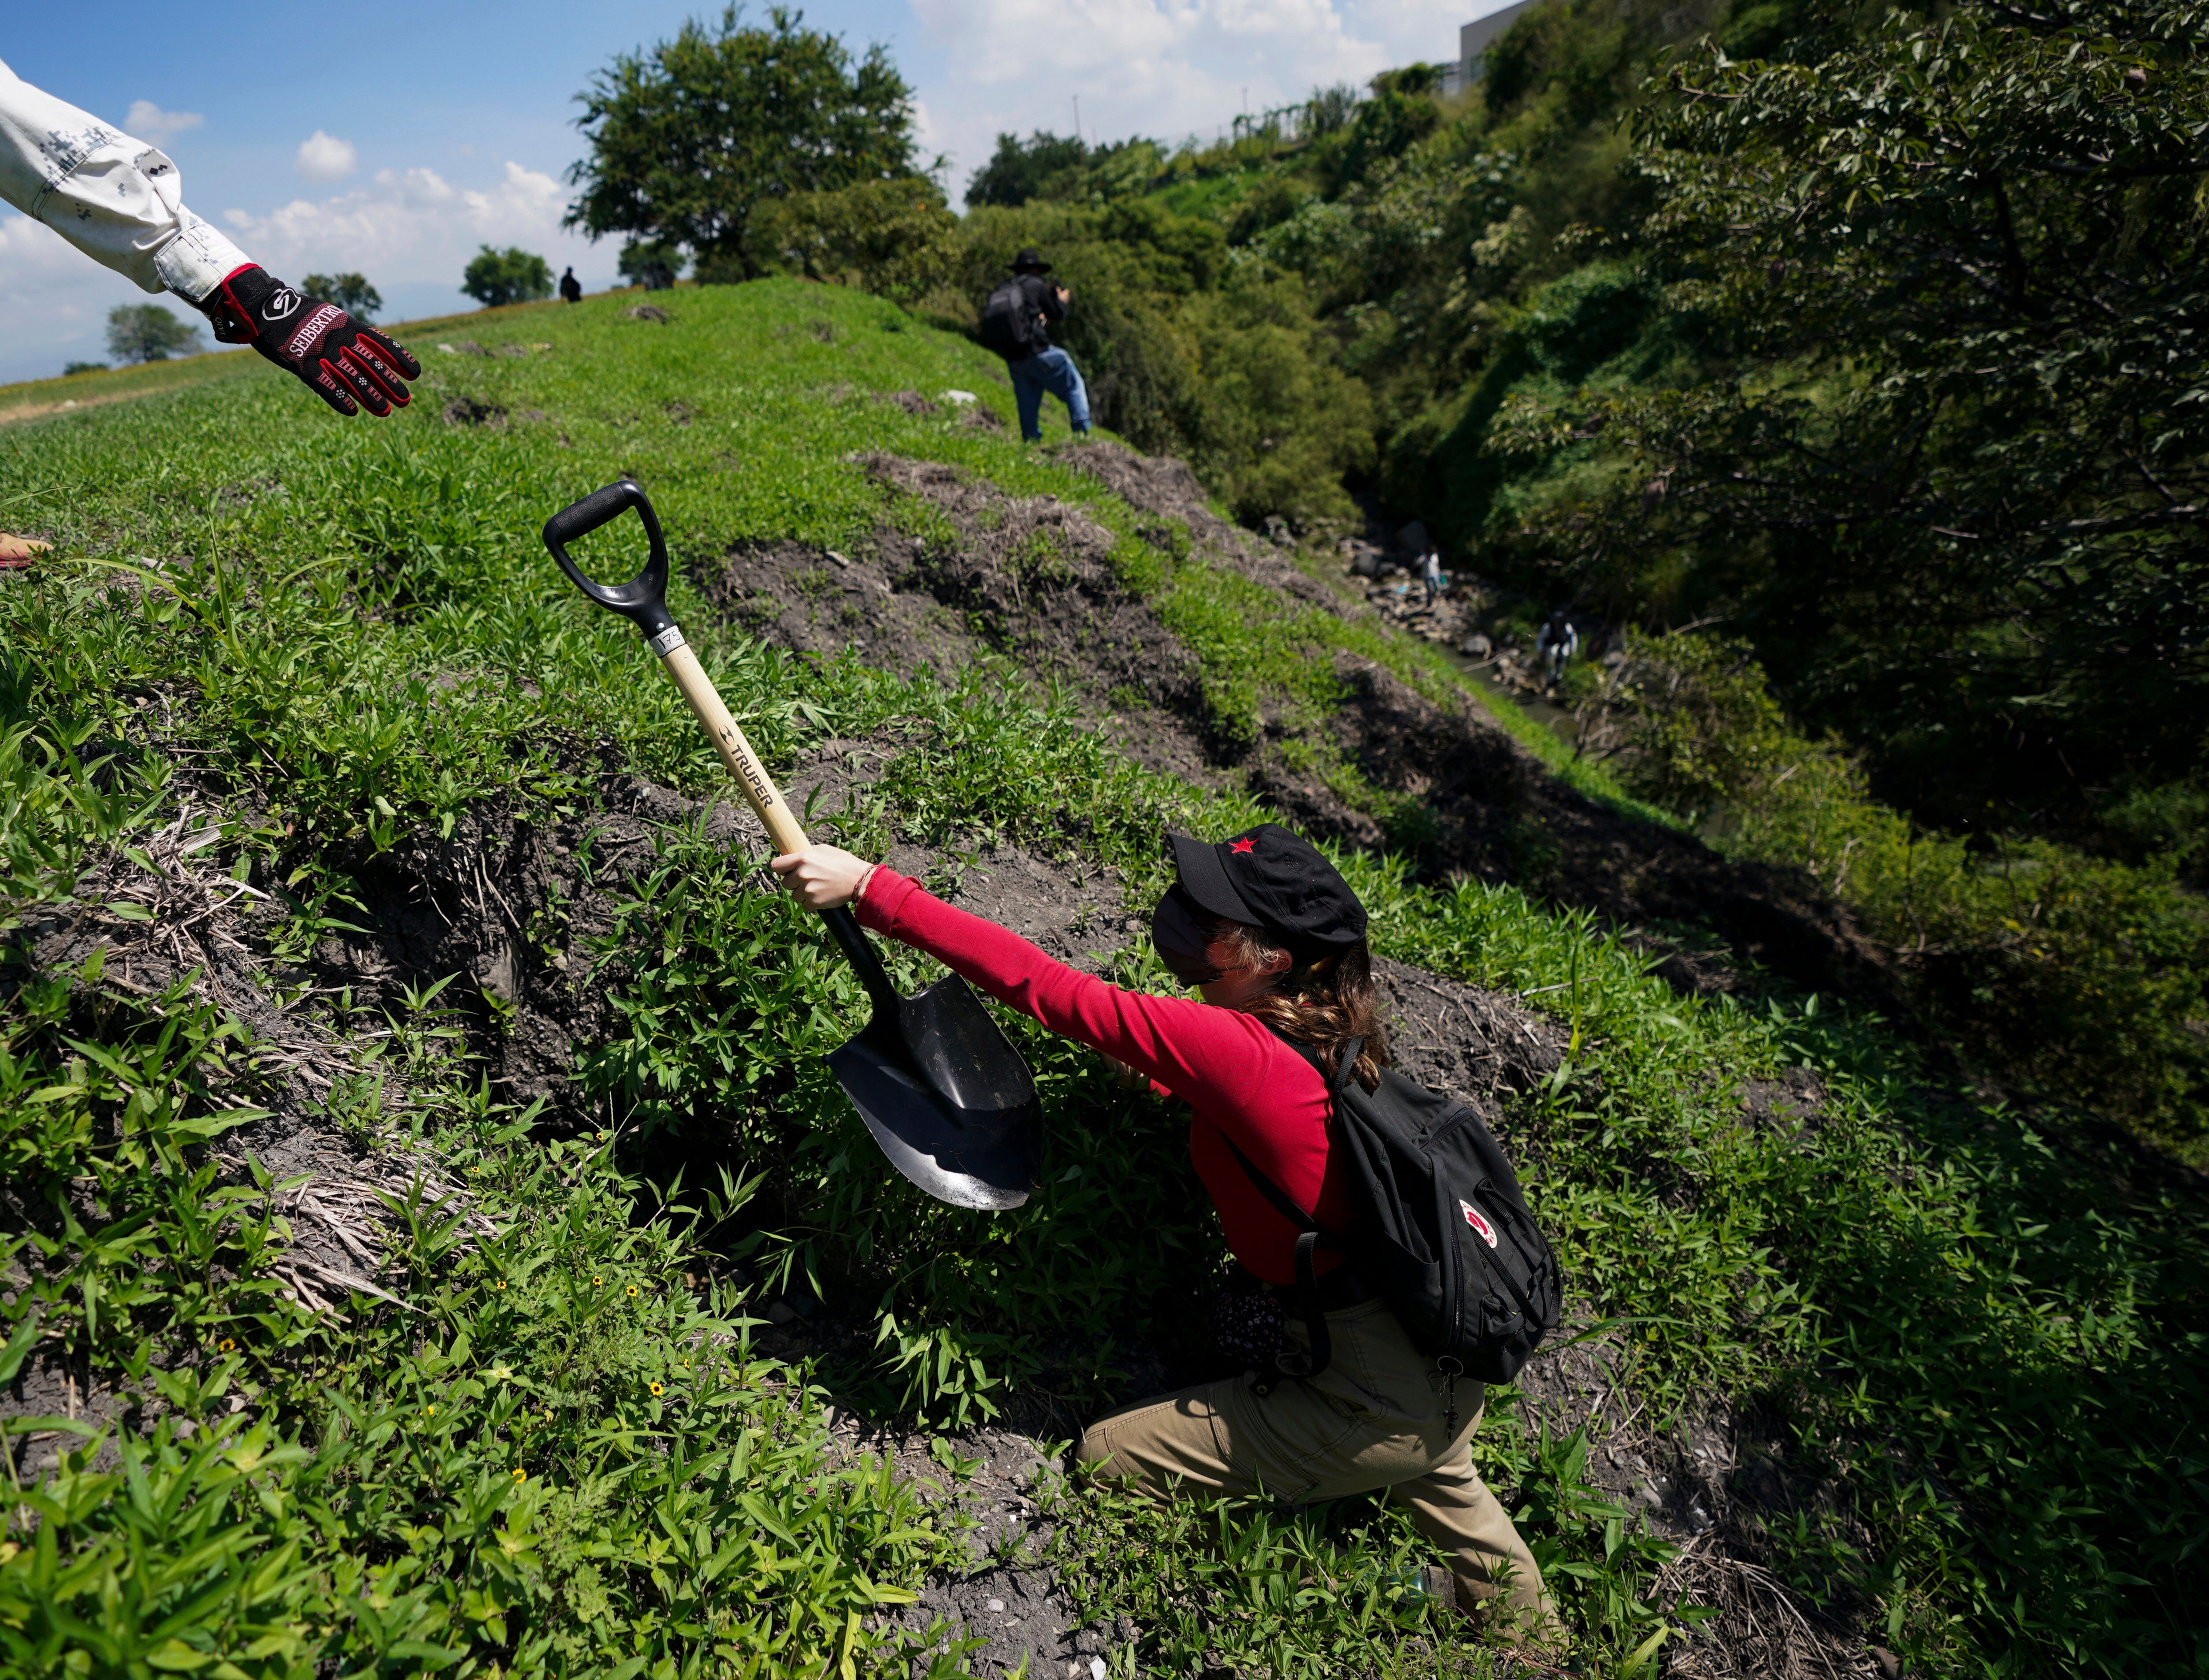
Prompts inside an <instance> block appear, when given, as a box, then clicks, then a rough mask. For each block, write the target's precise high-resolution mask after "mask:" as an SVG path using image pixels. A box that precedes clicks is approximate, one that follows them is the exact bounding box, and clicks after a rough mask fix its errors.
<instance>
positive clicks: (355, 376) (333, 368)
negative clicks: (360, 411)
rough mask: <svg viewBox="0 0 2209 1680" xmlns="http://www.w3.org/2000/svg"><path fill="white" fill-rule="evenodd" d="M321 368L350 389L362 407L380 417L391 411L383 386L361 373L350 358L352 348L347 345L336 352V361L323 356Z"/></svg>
mask: <svg viewBox="0 0 2209 1680" xmlns="http://www.w3.org/2000/svg"><path fill="white" fill-rule="evenodd" d="M322 370H323V371H324V372H326V373H328V374H329V375H331V376H333V377H334V378H336V379H338V380H340V381H341V382H343V383H344V384H345V385H346V387H347V388H350V389H351V391H352V394H353V396H354V397H355V399H357V400H358V402H359V403H360V406H362V407H363V408H365V409H366V410H368V412H370V413H371V414H373V415H375V416H376V418H379V419H381V418H382V417H383V416H384V415H386V414H388V413H389V412H391V404H390V402H389V401H388V400H387V399H386V398H385V396H384V394H383V387H382V386H381V385H379V384H377V383H376V381H374V380H373V379H370V377H369V376H367V375H366V374H365V373H363V372H362V371H361V370H360V369H359V367H358V366H357V365H356V364H354V362H353V359H352V346H346V348H345V349H343V350H340V351H339V352H338V358H337V360H336V361H334V362H333V361H331V360H330V359H329V358H328V357H325V358H323V360H322Z"/></svg>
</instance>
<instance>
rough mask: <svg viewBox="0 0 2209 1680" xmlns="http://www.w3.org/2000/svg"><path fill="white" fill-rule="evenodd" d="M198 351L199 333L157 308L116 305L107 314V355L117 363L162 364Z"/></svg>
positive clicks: (143, 305)
mask: <svg viewBox="0 0 2209 1680" xmlns="http://www.w3.org/2000/svg"><path fill="white" fill-rule="evenodd" d="M199 347H200V329H199V328H196V327H193V326H190V325H188V324H186V323H185V322H182V321H179V320H178V318H177V317H176V316H173V315H172V314H170V313H169V311H168V310H165V309H163V308H162V307H161V306H160V304H117V305H116V307H115V308H113V309H111V310H109V311H108V312H107V353H108V354H109V355H111V356H112V357H114V358H115V359H116V360H117V361H118V362H166V361H167V360H168V359H169V358H170V356H171V355H172V354H175V353H178V352H196V351H197V350H198V349H199Z"/></svg>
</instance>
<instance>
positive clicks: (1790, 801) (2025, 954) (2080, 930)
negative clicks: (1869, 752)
mask: <svg viewBox="0 0 2209 1680" xmlns="http://www.w3.org/2000/svg"><path fill="white" fill-rule="evenodd" d="M1586 731H1587V733H1586V739H1588V740H1589V741H1591V742H1593V743H1595V744H1597V750H1598V751H1600V752H1604V753H1606V754H1615V755H1616V762H1617V764H1618V766H1619V769H1620V774H1622V778H1623V780H1625V781H1626V783H1627V785H1628V786H1629V787H1630V788H1632V789H1633V790H1634V792H1637V793H1639V794H1640V795H1641V796H1642V797H1643V798H1648V799H1650V800H1652V802H1655V803H1657V804H1661V805H1664V806H1665V807H1667V808H1668V809H1670V810H1675V811H1677V812H1680V813H1682V815H1683V816H1687V817H1688V818H1689V819H1690V820H1692V821H1697V822H1714V823H1715V825H1716V829H1717V832H1718V835H1719V838H1720V843H1721V844H1722V845H1723V846H1724V847H1725V849H1726V850H1728V851H1730V852H1734V853H1736V854H1737V855H1740V856H1743V857H1750V858H1762V859H1766V860H1767V861H1770V862H1773V863H1779V864H1785V865H1789V866H1791V867H1794V868H1798V869H1801V870H1803V871H1804V872H1805V873H1806V874H1807V875H1808V876H1809V877H1810V879H1811V881H1812V882H1815V885H1816V887H1817V888H1818V889H1819V890H1820V891H1821V892H1822V893H1825V894H1829V895H1831V896H1832V897H1833V898H1836V899H1839V900H1841V901H1842V902H1844V903H1845V904H1847V905H1848V906H1851V908H1852V909H1853V910H1854V911H1856V912H1857V914H1858V916H1859V917H1860V918H1862V922H1863V926H1864V928H1865V930H1866V931H1868V932H1869V933H1870V934H1871V935H1872V936H1873V937H1874V938H1875V939H1876V940H1878V941H1879V942H1881V944H1882V945H1884V946H1885V947H1886V948H1887V950H1888V951H1889V953H1890V954H1891V955H1892V957H1893V961H1894V962H1895V963H1896V964H1897V966H1899V969H1900V970H1901V971H1902V972H1903V973H1904V974H1905V977H1906V978H1907V979H1908V981H1909V985H1910V990H1911V993H1912V995H1913V997H1915V998H1916V999H1917V1002H1918V1003H1920V1004H1921V1005H1922V1006H1923V1007H1924V1008H1925V1009H1927V1010H1928V1012H1929V1015H1930V1016H1931V1018H1932V1020H1933V1021H1934V1022H1935V1024H1936V1025H1937V1026H1938V1027H1939V1028H1940V1029H1941V1032H1942V1033H1943V1034H1944V1036H1946V1037H1947V1038H1949V1039H1952V1040H1953V1042H1955V1043H1957V1044H1958V1045H1959V1046H1960V1047H1961V1048H1962V1050H1963V1051H1964V1053H1965V1056H1966V1057H1967V1058H1968V1059H1969V1060H1970V1061H1971V1063H1972V1064H1973V1065H1974V1066H1976V1067H1977V1068H1980V1069H1984V1070H1986V1071H1988V1072H1989V1073H1993V1074H1995V1075H1997V1076H2000V1077H2002V1078H2005V1079H2008V1080H2013V1081H2019V1083H2021V1084H2022V1085H2023V1086H2024V1087H2026V1088H2028V1089H2031V1088H2037V1090H2039V1091H2040V1092H2042V1093H2047V1094H2052V1095H2054V1096H2056V1097H2057V1098H2059V1099H2062V1100H2063V1101H2066V1102H2069V1103H2074V1104H2077V1105H2080V1106H2082V1107H2085V1108H2087V1109H2091V1110H2092V1111H2095V1112H2097V1113H2100V1114H2104V1115H2109V1116H2111V1117H2119V1118H2122V1120H2124V1121H2125V1123H2128V1124H2130V1125H2132V1126H2133V1127H2134V1129H2138V1130H2139V1131H2140V1132H2141V1133H2142V1134H2143V1135H2146V1136H2148V1137H2151V1138H2152V1139H2154V1140H2156V1141H2159V1142H2161V1143H2164V1144H2165V1145H2167V1146H2169V1147H2172V1148H2175V1149H2176V1150H2177V1151H2178V1152H2179V1153H2182V1155H2185V1156H2186V1157H2188V1159H2196V1160H2198V1159H2203V1158H2204V1151H2205V1148H2209V1120H2205V1104H2209V1034H2205V1032H2204V1023H2205V1022H2209V910H2205V908H2204V906H2203V905H2202V902H2201V900H2200V897H2199V895H2198V894H2194V893H2193V892H2191V891H2189V890H2188V889H2187V888H2186V887H2185V885H2184V884H2183V883H2182V880H2181V879H2180V870H2181V868H2182V864H2184V863H2185V861H2186V860H2187V858H2188V856H2189V855H2190V854H2189V852H2188V850H2187V849H2185V848H2183V847H2174V848H2172V849H2171V850H2170V851H2169V852H2165V853H2164V854H2163V855H2159V856H2154V857H2151V858H2146V860H2144V861H2141V862H2138V863H2128V862H2125V861H2122V860H2120V859H2112V858H2096V857H2094V856H2092V855H2090V854H2088V853H2086V852H2081V851H2079V850H2077V849H2076V848H2074V847H2068V846H2062V845H2061V844H2059V843H2057V842H2056V841H2053V840H2043V839H2037V838H2030V837H2027V838H2014V837H2009V836H2004V835H2000V834H1989V835H1981V836H1974V837H1971V838H1969V839H1966V838H1965V837H1961V836H1957V835H1953V834H1938V833H1926V832H1924V831H1923V830H1921V829H1920V828H1917V825H1916V824H1914V823H1912V822H1911V821H1910V819H1909V818H1908V817H1906V816H1904V815H1902V814H1901V813H1900V812H1898V811H1896V810H1893V809H1892V808H1891V807H1889V806H1887V805H1885V804H1881V803H1880V802H1879V801H1878V800H1877V799H1876V798H1874V797H1873V794H1872V792H1871V788H1870V785H1869V780H1868V778H1867V776H1866V775H1865V773H1864V771H1863V768H1862V767H1861V765H1860V764H1859V763H1858V762H1857V760H1856V759H1855V758H1854V757H1853V756H1851V755H1850V754H1849V753H1848V752H1846V751H1845V750H1844V749H1843V748H1841V747H1840V746H1839V744H1837V743H1834V742H1831V741H1827V742H1815V741H1810V740H1808V739H1805V738H1803V737H1802V736H1800V735H1798V734H1797V733H1795V732H1793V731H1792V730H1791V728H1790V727H1789V726H1788V725H1787V722H1786V720H1785V717H1784V715H1783V714H1782V713H1781V712H1780V709H1779V705H1778V703H1777V702H1775V701H1774V700H1773V698H1772V695H1771V694H1770V692H1769V690H1768V689H1767V686H1766V683H1765V677H1764V672H1763V671H1762V670H1761V667H1759V666H1758V665H1757V664H1756V662H1755V660H1754V659H1752V658H1751V657H1750V656H1749V653H1748V650H1747V649H1746V648H1745V647H1742V646H1740V645H1738V644H1736V643H1731V642H1728V641H1723V640H1721V639H1718V638H1715V637H1709V636H1702V635H1678V636H1670V637H1665V638H1663V639H1661V640H1651V639H1648V638H1639V637H1637V638H1636V639H1635V640H1634V644H1633V657H1632V658H1631V659H1630V660H1629V661H1628V664H1627V665H1624V666H1623V667H1622V668H1621V670H1620V671H1619V672H1618V674H1617V675H1616V677H1614V678H1613V679H1612V680H1611V681H1610V683H1608V684H1607V685H1606V686H1605V688H1604V689H1603V691H1602V692H1601V694H1600V695H1599V697H1598V700H1597V702H1596V703H1595V705H1594V706H1593V707H1592V708H1590V714H1589V716H1588V720H1587V725H1586ZM2143 807H2144V809H2148V810H2159V809H2160V808H2159V807H2151V806H2147V805H2146V802H2143ZM2177 808H2179V809H2183V808H2184V807H2183V806H2182V805H2180V806H2178V807H2177ZM2152 820H2153V819H2152V818H2147V819H2144V821H2152Z"/></svg>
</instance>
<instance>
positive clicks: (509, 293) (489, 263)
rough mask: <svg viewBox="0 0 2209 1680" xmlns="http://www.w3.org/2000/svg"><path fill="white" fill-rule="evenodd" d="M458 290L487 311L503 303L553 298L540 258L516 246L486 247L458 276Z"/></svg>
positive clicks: (549, 277)
mask: <svg viewBox="0 0 2209 1680" xmlns="http://www.w3.org/2000/svg"><path fill="white" fill-rule="evenodd" d="M460 290H461V291H463V292H466V293H467V295H468V296H469V297H471V298H474V299H475V300H476V301H477V302H478V303H479V304H482V305H483V306H484V307H485V309H487V310H495V309H497V308H499V307H500V306H501V305H502V304H533V303H535V302H536V301H537V300H538V299H539V298H549V297H551V295H552V271H551V269H550V268H547V267H546V266H545V259H544V258H543V257H541V256H533V255H531V254H530V253H529V252H527V251H526V250H522V249H521V247H519V246H517V245H509V246H508V247H507V248H506V249H505V250H492V249H491V247H490V246H489V245H485V246H484V247H483V248H482V250H479V251H478V252H477V253H476V255H475V257H474V259H473V260H472V262H469V264H468V266H467V271H466V273H465V274H462V275H461V276H460Z"/></svg>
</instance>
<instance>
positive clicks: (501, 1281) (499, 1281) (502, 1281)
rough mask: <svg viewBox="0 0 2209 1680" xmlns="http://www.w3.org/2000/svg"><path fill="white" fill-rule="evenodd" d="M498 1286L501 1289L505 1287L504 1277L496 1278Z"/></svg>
mask: <svg viewBox="0 0 2209 1680" xmlns="http://www.w3.org/2000/svg"><path fill="white" fill-rule="evenodd" d="M498 1286H499V1287H500V1288H501V1289H503V1288H505V1287H506V1280H505V1279H504V1278H501V1279H500V1280H498Z"/></svg>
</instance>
